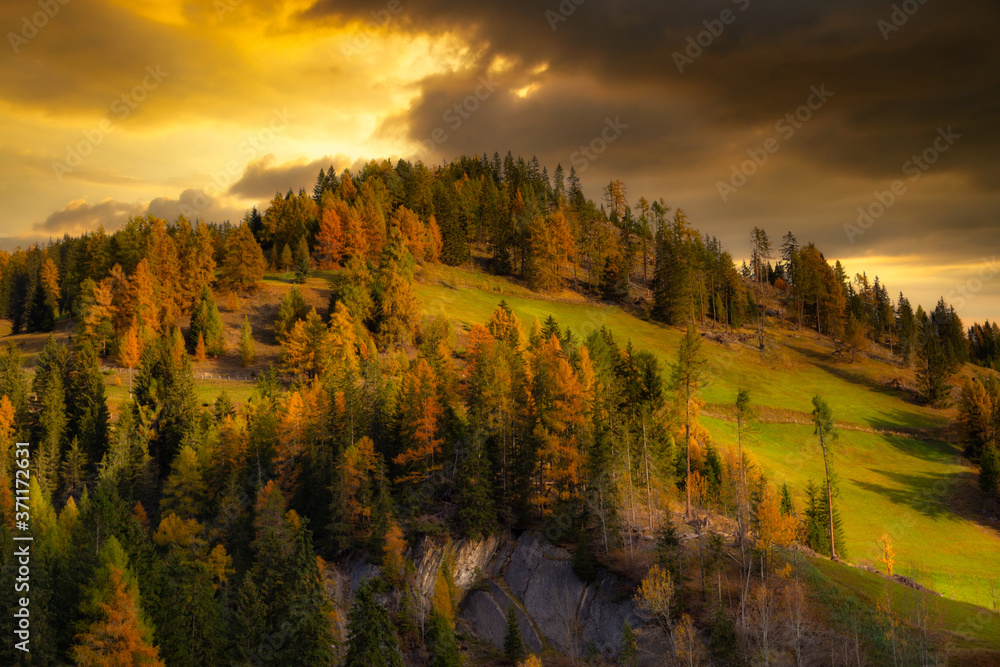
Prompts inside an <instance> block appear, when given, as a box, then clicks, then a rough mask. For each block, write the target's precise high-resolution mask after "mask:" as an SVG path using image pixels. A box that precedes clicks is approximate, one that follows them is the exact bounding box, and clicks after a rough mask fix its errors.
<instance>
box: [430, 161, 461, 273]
mask: <svg viewBox="0 0 1000 667" xmlns="http://www.w3.org/2000/svg"><path fill="white" fill-rule="evenodd" d="M434 217H435V220H437V224H438V228H439V229H440V230H441V261H442V262H444V263H445V264H450V265H451V266H457V265H459V264H462V263H464V262H466V261H467V260H468V259H469V254H470V253H469V239H468V238H467V233H466V229H465V227H464V226H463V225H462V219H461V216H460V215H459V214H458V211H457V210H456V205H455V189H454V188H452V187H448V186H447V185H445V184H444V183H442V182H441V181H439V180H436V181H435V182H434Z"/></svg>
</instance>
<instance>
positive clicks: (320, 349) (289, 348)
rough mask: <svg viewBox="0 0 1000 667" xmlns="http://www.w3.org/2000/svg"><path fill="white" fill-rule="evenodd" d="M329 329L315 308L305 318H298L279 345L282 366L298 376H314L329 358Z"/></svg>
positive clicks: (322, 368)
mask: <svg viewBox="0 0 1000 667" xmlns="http://www.w3.org/2000/svg"><path fill="white" fill-rule="evenodd" d="M329 337H330V331H329V329H328V328H327V326H326V324H324V323H323V318H321V317H320V316H319V314H318V313H317V312H316V309H315V308H313V309H311V310H310V311H309V314H308V315H307V316H306V319H305V320H298V321H296V322H295V324H294V325H293V326H292V328H291V331H290V332H289V334H288V336H287V337H286V338H285V341H284V343H282V346H281V363H282V367H283V368H284V369H285V370H286V371H287V372H289V373H290V374H292V375H294V376H295V377H299V378H314V377H316V376H318V375H319V374H321V373H322V372H323V370H324V368H325V366H326V363H327V361H328V359H329V357H328V356H327V341H328V339H329Z"/></svg>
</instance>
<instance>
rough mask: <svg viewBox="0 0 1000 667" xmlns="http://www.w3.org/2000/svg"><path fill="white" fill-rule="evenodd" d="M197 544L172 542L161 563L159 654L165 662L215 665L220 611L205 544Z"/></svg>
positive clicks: (219, 638) (217, 652)
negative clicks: (207, 561) (207, 562)
mask: <svg viewBox="0 0 1000 667" xmlns="http://www.w3.org/2000/svg"><path fill="white" fill-rule="evenodd" d="M196 543H197V544H196V545H186V544H177V543H171V544H170V545H168V547H167V549H168V551H167V554H166V556H165V557H164V558H163V560H162V562H161V565H160V572H161V577H160V579H159V582H160V589H159V591H158V597H159V604H158V605H157V606H156V608H155V609H154V611H155V613H154V614H153V618H154V619H155V621H156V638H157V641H158V642H159V646H160V657H161V658H163V660H164V661H165V662H166V663H167V664H168V665H213V664H217V663H218V659H219V655H220V649H221V648H222V647H221V640H222V638H223V637H224V634H223V632H222V616H221V613H222V610H221V607H220V604H219V600H218V599H217V597H216V595H215V589H214V588H213V585H212V584H213V582H212V575H211V573H210V571H209V569H208V566H207V564H206V558H207V547H206V546H205V543H204V542H203V541H201V540H196ZM142 583H145V582H142Z"/></svg>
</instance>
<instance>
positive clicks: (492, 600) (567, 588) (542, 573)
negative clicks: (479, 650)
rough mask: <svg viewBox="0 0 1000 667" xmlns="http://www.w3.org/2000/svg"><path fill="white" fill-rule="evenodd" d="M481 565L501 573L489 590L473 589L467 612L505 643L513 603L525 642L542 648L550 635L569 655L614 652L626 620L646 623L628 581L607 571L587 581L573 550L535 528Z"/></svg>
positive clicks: (479, 628)
mask: <svg viewBox="0 0 1000 667" xmlns="http://www.w3.org/2000/svg"><path fill="white" fill-rule="evenodd" d="M507 554H509V555H507ZM481 570H482V571H483V573H484V574H487V573H488V574H489V575H493V576H494V577H495V579H494V580H492V581H491V582H490V585H489V590H475V591H473V592H472V593H470V594H469V595H468V597H467V598H466V600H465V602H464V604H463V606H462V617H463V618H464V619H466V620H467V621H468V622H469V624H470V625H471V629H472V630H473V632H475V633H476V634H477V635H478V636H479V637H480V638H481V639H483V640H485V641H488V642H490V643H492V644H493V645H494V646H496V647H498V648H500V647H502V646H503V639H504V636H505V633H506V630H507V620H506V611H507V608H508V606H509V605H510V604H514V605H515V608H516V610H517V615H518V623H519V625H520V630H521V635H522V637H523V638H524V641H525V645H526V646H527V647H528V648H529V650H531V651H533V652H538V651H540V650H541V648H542V644H543V641H544V643H545V644H547V645H549V646H551V647H552V648H554V649H555V650H556V651H558V652H559V653H562V654H564V655H569V656H585V655H587V654H588V653H590V652H592V651H598V652H600V653H601V654H602V655H603V656H605V657H608V658H614V657H616V656H617V655H618V651H619V649H620V646H621V636H622V625H623V623H624V622H625V621H626V620H628V621H629V622H630V623H631V624H632V625H633V626H634V627H638V626H639V625H642V620H641V619H640V617H639V616H637V615H636V611H635V607H634V605H633V604H632V601H631V590H630V588H629V586H628V585H627V583H626V582H624V581H623V580H621V579H620V578H619V577H616V576H615V575H610V574H602V575H601V576H600V577H599V578H598V579H597V580H596V581H595V582H593V583H591V584H586V583H585V582H583V581H581V580H580V579H578V578H577V576H576V574H574V572H573V564H572V557H571V556H570V554H569V552H567V551H566V550H565V549H560V548H558V547H554V546H552V545H550V544H547V543H545V542H544V541H542V540H541V539H540V538H539V536H538V535H536V534H534V533H526V534H525V535H523V536H522V537H521V538H520V539H519V540H517V542H516V544H514V545H513V548H512V549H510V548H508V549H498V550H497V557H496V558H494V559H493V560H492V561H491V562H490V563H489V564H488V565H487V566H486V567H485V568H481ZM504 584H506V587H507V590H504Z"/></svg>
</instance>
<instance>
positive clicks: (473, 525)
mask: <svg viewBox="0 0 1000 667" xmlns="http://www.w3.org/2000/svg"><path fill="white" fill-rule="evenodd" d="M475 442H476V444H475V446H473V447H471V448H469V449H468V450H467V451H465V452H464V453H463V454H462V458H461V460H460V461H459V467H458V485H457V487H458V490H459V497H458V520H459V523H460V524H461V525H462V530H463V532H464V533H465V535H466V537H469V538H472V539H476V538H478V537H485V536H487V535H490V534H491V533H493V531H494V530H496V525H497V513H496V507H495V506H494V504H493V492H492V488H491V480H490V461H489V456H488V454H487V452H486V447H485V446H483V444H482V443H481V442H479V439H478V438H476V439H475Z"/></svg>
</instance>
